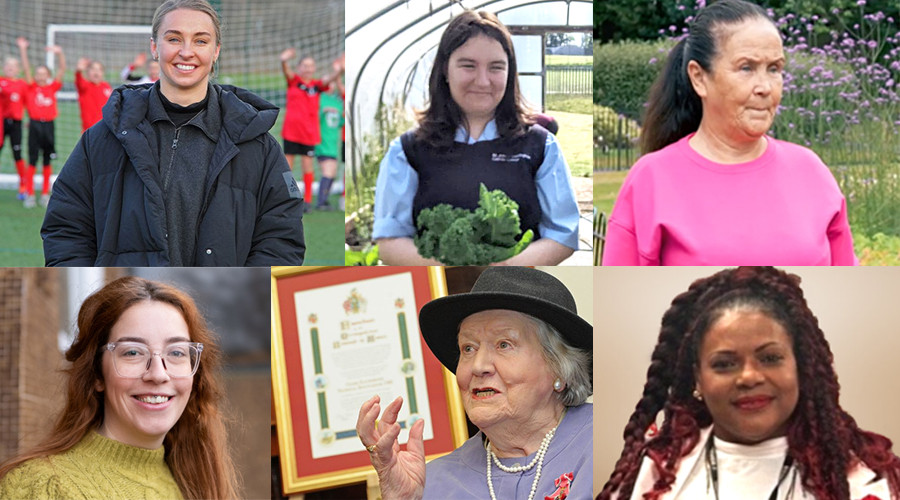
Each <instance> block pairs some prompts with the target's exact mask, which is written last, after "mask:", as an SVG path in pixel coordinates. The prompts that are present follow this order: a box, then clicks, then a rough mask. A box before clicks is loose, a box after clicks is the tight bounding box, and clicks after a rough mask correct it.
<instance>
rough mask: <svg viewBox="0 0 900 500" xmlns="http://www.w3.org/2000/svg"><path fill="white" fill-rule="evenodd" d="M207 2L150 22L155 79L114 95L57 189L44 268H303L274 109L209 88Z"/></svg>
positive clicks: (297, 214)
mask: <svg viewBox="0 0 900 500" xmlns="http://www.w3.org/2000/svg"><path fill="white" fill-rule="evenodd" d="M221 31H222V29H221V21H220V19H219V14H218V13H217V12H216V10H215V9H214V8H213V7H212V6H211V5H210V4H209V2H208V1H207V0H167V1H166V2H164V3H163V4H162V5H160V6H159V7H158V8H157V9H156V12H155V14H154V15H153V23H152V25H151V39H150V53H151V54H152V55H153V59H154V60H156V61H157V62H159V67H160V77H159V80H158V81H157V82H156V83H154V84H152V85H150V84H144V85H124V86H122V87H119V88H117V89H116V90H115V91H114V92H113V93H112V96H110V98H109V101H108V102H107V103H106V105H105V106H104V108H103V120H102V121H101V122H100V125H98V126H95V127H92V128H91V129H90V130H88V131H87V132H85V133H84V135H82V136H81V139H80V140H79V141H78V144H77V145H76V146H75V149H74V150H73V151H72V154H71V155H69V159H68V160H67V161H66V165H65V167H64V168H63V169H62V170H61V171H60V174H59V177H58V178H57V180H56V183H55V184H54V187H53V189H54V191H53V197H52V198H51V200H50V203H49V205H48V206H47V213H46V215H45V216H44V224H43V226H42V227H41V238H42V239H43V240H44V259H45V261H46V264H47V265H48V266H98V267H123V266H126V267H127V266H172V267H198V266H212V267H226V266H247V267H267V266H271V265H283V264H292V265H300V264H302V263H303V255H304V252H305V249H306V247H305V243H304V239H303V226H302V223H301V219H302V217H303V214H302V208H301V207H302V204H303V202H302V200H301V199H300V191H299V189H298V188H297V185H296V183H295V182H294V179H293V177H291V174H290V169H289V168H288V165H287V161H286V160H285V159H284V155H283V154H282V152H281V148H280V147H278V143H277V142H276V141H275V138H274V137H272V136H271V135H270V134H269V129H270V128H272V126H273V125H274V124H275V120H276V118H277V117H278V108H277V107H275V106H274V105H273V104H271V103H269V102H267V101H266V100H264V99H262V98H261V97H259V96H257V95H256V94H253V93H252V92H250V91H248V90H245V89H241V88H238V87H234V86H231V85H218V84H215V83H213V82H212V81H211V78H212V76H213V75H214V74H215V71H216V67H217V65H218V64H219V63H220V61H219V51H220V49H221V48H222V36H221V35H222V34H221Z"/></svg>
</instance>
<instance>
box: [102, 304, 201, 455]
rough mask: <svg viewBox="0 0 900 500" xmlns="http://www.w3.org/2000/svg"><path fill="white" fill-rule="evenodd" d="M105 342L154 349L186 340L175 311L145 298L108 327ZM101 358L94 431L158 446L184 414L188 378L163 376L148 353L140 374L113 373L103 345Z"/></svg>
mask: <svg viewBox="0 0 900 500" xmlns="http://www.w3.org/2000/svg"><path fill="white" fill-rule="evenodd" d="M109 341H110V342H119V341H133V342H143V343H145V344H147V345H148V346H149V347H150V350H151V351H153V352H158V351H162V350H163V349H164V348H165V347H166V345H168V344H171V343H173V342H188V341H190V333H189V332H188V328H187V324H186V323H185V321H184V317H183V316H182V315H181V312H179V310H178V309H176V308H175V307H174V306H171V305H169V304H167V303H164V302H157V301H150V300H148V301H143V302H139V303H137V304H135V305H133V306H131V307H130V308H128V309H126V310H125V312H124V313H122V316H121V317H119V320H118V321H116V323H115V325H113V327H112V330H111V331H110V334H109ZM102 356H103V363H102V366H103V380H98V381H97V386H96V389H97V391H101V392H103V393H104V404H103V424H102V425H101V426H100V429H99V432H100V434H102V435H104V436H106V437H108V438H111V439H115V440H116V441H120V442H122V443H126V444H130V445H132V446H138V447H141V448H147V449H156V448H159V447H160V446H162V443H163V439H164V438H165V436H166V433H168V432H169V430H170V429H172V427H174V426H175V423H176V422H177V421H178V419H179V418H180V417H181V414H182V412H184V408H185V406H186V405H187V402H188V398H190V396H191V386H192V384H193V380H194V379H193V377H189V378H172V377H169V375H168V374H167V373H166V370H165V369H164V367H163V362H162V360H161V359H158V356H153V357H152V361H151V362H150V369H149V370H147V372H146V373H144V375H143V377H141V378H136V379H133V378H123V377H120V376H119V375H118V374H117V373H116V369H115V366H114V365H113V359H112V356H113V353H112V352H110V351H107V350H105V349H104V350H103V354H102Z"/></svg>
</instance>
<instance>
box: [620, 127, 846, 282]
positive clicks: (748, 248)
mask: <svg viewBox="0 0 900 500" xmlns="http://www.w3.org/2000/svg"><path fill="white" fill-rule="evenodd" d="M691 136H693V134H691V135H689V136H687V137H685V138H683V139H681V140H680V141H678V142H676V143H674V144H670V145H669V146H667V147H665V148H663V149H661V150H659V151H655V152H653V153H650V154H647V155H644V156H642V157H641V158H640V159H639V160H638V161H637V162H636V163H635V164H634V166H633V167H632V168H631V171H630V172H629V173H628V177H626V178H625V183H624V184H623V185H622V189H621V191H619V196H618V199H617V200H616V204H615V207H614V208H613V212H612V217H610V221H609V226H608V230H607V236H606V248H605V250H604V255H603V265H605V266H607V265H613V266H637V265H668V266H687V265H779V266H785V265H801V266H812V265H816V266H827V265H856V264H858V263H859V262H858V260H857V259H856V255H854V253H853V237H852V236H851V234H850V226H849V224H848V223H847V204H846V202H845V201H844V196H843V195H842V194H841V191H840V188H838V185H837V182H835V180H834V177H833V176H832V175H831V172H830V171H829V170H828V167H826V166H825V164H824V163H822V160H821V159H819V157H818V156H816V154H815V153H813V152H812V151H810V150H809V149H806V148H804V147H802V146H797V145H796V144H791V143H789V142H784V141H778V140H775V139H772V138H771V137H767V139H768V146H767V147H766V151H765V152H764V153H763V154H762V156H760V157H759V158H757V159H755V160H753V161H751V162H747V163H739V164H735V165H723V164H719V163H715V162H713V161H710V160H708V159H706V158H704V157H702V156H700V154H699V153H697V152H696V151H694V150H693V149H692V148H691V147H690V145H689V144H688V140H689V139H690V138H691Z"/></svg>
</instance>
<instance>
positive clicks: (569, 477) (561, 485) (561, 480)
mask: <svg viewBox="0 0 900 500" xmlns="http://www.w3.org/2000/svg"><path fill="white" fill-rule="evenodd" d="M574 480H575V474H574V473H572V472H566V473H565V474H563V475H562V476H559V477H558V478H556V479H555V480H554V481H553V484H554V485H555V486H556V491H554V492H553V493H552V494H551V495H550V496H547V497H544V500H564V499H565V498H566V497H568V496H569V488H570V487H571V485H572V481H574ZM863 500H869V499H867V498H864V499H863Z"/></svg>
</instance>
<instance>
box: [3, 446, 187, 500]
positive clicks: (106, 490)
mask: <svg viewBox="0 0 900 500" xmlns="http://www.w3.org/2000/svg"><path fill="white" fill-rule="evenodd" d="M0 498H2V499H4V500H6V499H29V500H31V499H104V500H105V499H112V498H115V499H154V500H155V499H170V498H172V499H174V498H177V499H180V498H182V497H181V491H180V490H179V489H178V484H176V483H175V478H174V477H172V472H171V471H169V466H168V465H166V462H165V449H164V448H162V447H160V448H159V449H157V450H147V449H144V448H137V447H134V446H130V445H127V444H124V443H120V442H119V441H115V440H112V439H109V438H105V437H103V436H101V435H100V434H97V433H96V432H95V431H91V432H90V433H88V435H87V436H85V437H84V439H82V440H81V442H80V443H78V444H77V445H75V446H73V447H72V448H71V449H70V450H68V451H65V452H63V453H60V454H58V455H53V456H51V457H49V458H36V459H32V460H29V461H27V462H25V463H24V464H22V465H20V466H19V467H17V468H16V469H14V470H12V471H11V472H9V473H8V474H7V475H6V476H5V477H4V478H3V479H0Z"/></svg>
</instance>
